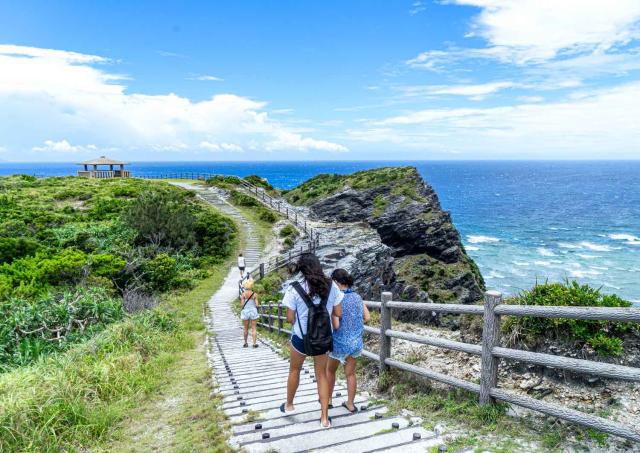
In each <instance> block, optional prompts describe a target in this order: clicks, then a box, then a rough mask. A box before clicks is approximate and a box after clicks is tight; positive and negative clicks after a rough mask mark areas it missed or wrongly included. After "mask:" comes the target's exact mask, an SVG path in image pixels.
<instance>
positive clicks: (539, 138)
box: [0, 0, 640, 162]
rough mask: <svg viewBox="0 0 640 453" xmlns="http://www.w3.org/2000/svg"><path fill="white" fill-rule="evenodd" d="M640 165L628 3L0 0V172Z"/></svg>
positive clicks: (634, 17)
mask: <svg viewBox="0 0 640 453" xmlns="http://www.w3.org/2000/svg"><path fill="white" fill-rule="evenodd" d="M99 155H107V156H110V157H113V158H121V159H127V160H133V161H151V160H153V161H173V160H183V161H185V160H201V161H208V160H234V161H239V160H384V159H389V160H391V159H393V160H399V159H408V160H418V159H420V160H423V159H424V160H430V159H433V160H435V159H438V160H440V159H444V160H458V159H460V160H462V159H471V160H485V159H486V160H490V159H640V1H638V0H614V1H611V0H602V1H593V0H562V1H557V0H446V1H444V0H443V1H426V0H410V1H405V0H393V1H391V0H388V1H381V0H349V1H344V0H341V1H339V0H323V1H318V0H315V1H311V0H279V1H275V0H255V1H249V0H245V1H242V0H228V1H202V2H197V1H182V2H169V1H161V0H155V1H136V2H127V1H99V0H95V1H90V2H87V1H64V0H61V1H56V2H49V1H32V0H21V1H19V2H16V1H6V0H0V160H3V161H14V162H30V161H38V162H53V161H63V162H69V161H77V160H82V159H85V158H92V157H96V156H99Z"/></svg>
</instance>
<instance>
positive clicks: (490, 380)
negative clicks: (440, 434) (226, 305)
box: [258, 291, 640, 442]
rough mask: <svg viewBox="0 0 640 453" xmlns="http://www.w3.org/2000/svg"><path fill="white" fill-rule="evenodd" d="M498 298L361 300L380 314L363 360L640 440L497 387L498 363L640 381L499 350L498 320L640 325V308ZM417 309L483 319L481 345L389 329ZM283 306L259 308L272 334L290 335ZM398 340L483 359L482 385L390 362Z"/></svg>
mask: <svg viewBox="0 0 640 453" xmlns="http://www.w3.org/2000/svg"><path fill="white" fill-rule="evenodd" d="M501 302H502V295H501V294H500V293H499V292H497V291H488V292H487V293H486V294H485V303H484V306H482V305H462V304H435V303H418V302H399V301H393V300H392V295H391V293H389V292H383V293H382V300H381V301H380V302H375V301H365V302H364V303H365V304H366V305H367V306H368V307H370V308H373V309H378V310H380V326H379V327H377V328H376V327H370V326H365V332H368V333H371V334H375V335H377V336H379V343H378V351H377V352H373V351H368V350H364V351H363V356H365V357H366V358H368V359H371V360H374V361H376V362H378V363H379V368H380V372H381V373H384V372H385V371H386V370H388V369H389V368H396V369H399V370H403V371H406V372H409V373H413V374H416V375H418V376H422V377H424V378H427V379H432V380H435V381H438V382H442V383H444V384H448V385H451V386H454V387H458V388H462V389H465V390H467V391H469V392H473V393H477V394H478V395H479V400H480V404H482V405H487V404H493V403H494V402H495V401H496V400H500V401H505V402H507V403H511V404H515V405H518V406H521V407H525V408H527V409H531V410H534V411H538V412H542V413H544V414H547V415H551V416H553V417H558V418H560V419H563V420H567V421H570V422H572V423H576V424H579V425H583V426H586V427H589V428H594V429H597V430H600V431H603V432H606V433H609V434H613V435H615V436H620V437H623V438H626V439H630V440H632V441H635V442H640V432H639V431H638V430H637V429H635V428H633V427H630V426H626V425H623V424H620V423H617V422H614V421H610V420H607V419H605V418H602V417H598V416H595V415H591V414H587V413H585V412H581V411H577V410H574V409H571V408H569V407H566V406H562V405H558V404H553V403H548V402H545V401H541V400H537V399H534V398H530V397H528V396H523V395H518V394H516V393H513V392H509V391H506V390H503V389H501V388H499V387H498V365H499V362H500V360H501V359H509V360H515V361H521V362H527V363H531V364H535V365H540V366H545V367H552V368H556V369H562V370H567V371H571V372H575V373H585V374H589V375H594V376H601V377H604V378H608V379H619V380H628V381H635V382H640V368H634V367H627V366H622V365H615V364H611V363H602V362H595V361H591V360H581V359H572V358H568V357H562V356H556V355H551V354H541V353H537V352H529V351H522V350H517V349H510V348H504V347H501V346H500V320H501V317H502V316H518V317H522V316H533V317H540V318H569V319H581V320H601V321H620V322H636V323H637V322H640V309H639V308H606V307H553V306H544V307H543V306H532V305H508V304H503V303H501ZM393 309H400V310H415V311H428V312H436V313H449V314H458V315H461V314H467V315H478V316H482V317H483V330H482V342H481V344H479V345H478V344H469V343H462V342H459V341H452V340H447V339H443V338H437V337H430V336H423V335H416V334H413V333H408V332H401V331H397V330H393V329H392V321H391V320H392V310H393ZM284 310H285V307H284V306H283V305H279V304H278V305H274V304H262V305H261V307H260V316H261V319H260V322H259V323H258V324H259V325H261V326H263V327H266V328H267V329H269V330H270V331H276V332H278V333H286V334H288V335H290V334H291V331H290V330H288V329H286V328H285V326H284V321H285V320H286V316H285V313H284ZM393 338H397V339H400V340H405V341H410V342H413V343H419V344H424V345H429V346H435V347H439V348H444V349H449V350H453V351H461V352H465V353H467V354H472V355H475V356H479V357H480V358H481V369H480V383H479V384H478V383H476V382H471V381H466V380H463V379H458V378H456V377H453V376H449V375H446V374H443V373H440V372H436V371H433V370H429V369H427V368H421V367H418V366H415V365H410V364H408V363H404V362H401V361H398V360H395V359H393V358H392V344H391V340H392V339H393Z"/></svg>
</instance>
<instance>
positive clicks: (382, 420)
mask: <svg viewBox="0 0 640 453" xmlns="http://www.w3.org/2000/svg"><path fill="white" fill-rule="evenodd" d="M183 187H187V188H189V189H192V190H196V192H197V193H198V194H199V195H200V196H201V197H202V198H204V199H205V200H207V201H208V202H209V203H211V204H213V205H215V206H216V207H218V208H220V209H221V210H223V211H224V212H225V213H227V214H229V215H231V216H233V217H235V218H237V219H239V220H240V221H241V222H242V225H243V226H244V228H245V232H246V243H247V247H248V249H249V250H251V251H252V252H255V253H254V254H252V255H251V257H250V258H249V256H247V259H248V261H250V262H248V263H247V265H255V264H257V262H258V259H259V247H258V240H257V238H256V237H255V235H254V233H253V229H252V226H251V224H250V223H249V222H248V221H247V220H246V219H244V218H243V217H242V215H241V214H240V212H239V211H238V210H236V209H235V208H234V207H233V206H231V205H230V204H228V203H226V202H225V201H224V200H222V199H221V198H220V197H218V196H217V195H216V194H215V192H214V191H209V190H207V189H204V188H196V187H194V186H191V185H188V184H184V185H183ZM239 278H240V274H239V271H238V269H237V268H235V267H233V268H232V269H231V270H230V271H229V274H228V275H227V277H226V279H225V282H224V283H223V285H222V286H221V287H220V289H219V290H218V291H217V292H216V293H215V294H214V295H213V296H212V297H211V299H210V300H209V302H208V314H207V319H206V322H207V328H208V329H209V336H210V338H209V342H208V353H209V362H210V364H211V366H212V368H213V371H214V380H215V382H216V383H217V389H216V390H217V392H218V393H220V394H221V395H222V396H223V402H222V405H223V410H224V413H225V414H226V416H227V417H228V419H229V421H230V423H231V426H232V436H231V438H230V440H229V443H230V445H231V446H232V447H235V448H240V449H242V450H244V451H248V452H266V451H280V452H303V451H310V450H313V451H336V452H337V451H348V452H350V453H356V452H373V451H389V452H402V453H411V452H424V451H426V450H427V449H428V448H429V447H431V446H434V445H439V444H440V443H442V439H440V438H438V436H437V435H436V434H435V433H433V432H430V431H427V430H425V429H423V428H421V427H420V420H419V419H417V418H413V417H405V416H393V415H388V414H387V409H386V407H384V406H382V405H378V404H376V403H375V402H370V401H369V399H368V396H367V395H365V394H358V396H357V397H356V400H355V402H356V406H358V408H359V409H361V410H360V412H358V413H356V414H353V415H352V414H350V413H349V412H348V411H347V410H346V409H345V408H343V407H341V406H340V404H341V403H342V402H343V401H344V400H345V397H346V393H347V391H346V388H345V386H344V382H341V381H338V382H337V383H336V388H335V393H334V395H333V396H334V398H333V403H334V405H335V408H334V409H330V410H329V415H330V416H331V417H332V428H331V429H329V430H326V429H322V428H321V427H320V422H319V417H320V405H319V403H318V401H317V400H318V395H317V391H316V383H315V377H314V373H313V366H309V364H305V366H304V367H303V371H302V374H301V377H300V386H299V388H298V393H297V395H296V399H295V404H296V412H295V413H294V414H293V415H284V414H283V413H281V412H280V410H279V406H280V404H282V403H283V402H284V400H285V396H286V380H287V374H288V370H289V364H288V360H287V359H285V358H283V357H282V356H281V355H280V354H279V349H278V347H277V346H275V345H273V344H271V343H270V342H269V341H266V340H264V339H262V338H260V339H259V345H260V346H259V347H258V348H256V349H254V348H243V347H242V343H243V342H242V326H241V323H240V320H239V319H238V317H237V316H236V315H235V314H234V312H233V311H232V308H231V307H232V304H233V303H234V302H235V301H236V299H237V297H238V279H239Z"/></svg>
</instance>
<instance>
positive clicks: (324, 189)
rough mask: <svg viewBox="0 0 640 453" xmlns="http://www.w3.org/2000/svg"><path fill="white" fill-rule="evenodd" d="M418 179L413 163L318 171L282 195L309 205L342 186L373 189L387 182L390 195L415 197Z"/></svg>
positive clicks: (293, 201) (297, 203)
mask: <svg viewBox="0 0 640 453" xmlns="http://www.w3.org/2000/svg"><path fill="white" fill-rule="evenodd" d="M419 179H420V175H419V174H418V171H417V170H416V169H415V168H414V167H385V168H375V169H371V170H364V171H359V172H356V173H353V174H351V175H336V174H322V175H318V176H315V177H313V178H311V179H309V180H307V181H305V182H303V183H302V184H300V185H299V186H298V187H296V188H294V189H292V190H289V191H287V192H286V193H285V194H284V197H285V199H287V201H289V202H290V203H292V204H296V205H310V204H313V203H314V202H316V201H318V200H320V199H322V198H324V197H326V196H328V195H331V194H333V193H335V192H337V191H339V190H340V189H343V188H345V187H351V188H353V189H361V190H366V189H373V188H378V187H381V186H389V187H390V188H391V194H392V195H402V196H404V197H406V198H409V199H412V200H417V199H418V198H419V196H418V195H417V193H416V183H417V181H418V180H419Z"/></svg>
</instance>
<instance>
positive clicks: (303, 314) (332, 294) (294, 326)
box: [280, 253, 344, 428]
mask: <svg viewBox="0 0 640 453" xmlns="http://www.w3.org/2000/svg"><path fill="white" fill-rule="evenodd" d="M295 273H296V274H298V275H296V277H295V280H297V281H298V282H299V283H300V285H301V286H302V289H304V291H305V292H306V293H307V294H308V295H309V298H310V299H311V301H312V303H314V304H315V305H318V304H319V303H320V302H321V301H322V300H325V299H326V301H327V302H326V304H327V305H326V308H327V311H328V313H329V316H338V317H339V316H342V307H341V306H340V302H341V301H342V298H343V297H344V294H343V293H342V292H341V291H340V289H339V288H338V287H337V286H336V284H335V283H334V282H333V281H332V280H331V279H330V278H328V277H327V276H325V274H324V272H323V270H322V265H321V264H320V260H318V257H317V256H315V255H314V254H312V253H305V254H303V255H302V256H300V259H299V260H298V263H297V265H296V272H295ZM282 304H283V305H284V306H286V307H287V321H288V322H290V323H291V332H292V335H291V343H290V344H289V350H290V352H291V354H290V359H289V377H288V379H287V401H286V403H283V404H282V405H281V406H280V411H281V412H283V413H285V414H287V413H292V412H293V411H295V407H294V405H293V399H294V398H295V396H296V391H297V390H298V384H299V383H300V370H301V369H302V365H303V364H304V360H305V358H306V357H307V356H306V355H305V352H304V350H305V349H304V341H303V338H304V336H305V335H306V332H307V321H308V312H309V309H308V308H307V305H306V304H305V302H304V300H303V299H302V297H301V296H300V294H299V293H298V292H297V291H296V290H295V288H294V287H293V286H292V285H289V287H288V288H287V290H286V292H285V294H284V297H283V299H282ZM327 360H328V355H327V354H322V355H317V356H314V357H313V364H314V369H315V374H316V383H317V386H318V397H319V400H320V424H321V427H322V428H330V427H331V421H330V419H329V397H330V395H329V381H328V379H327V375H326V366H327Z"/></svg>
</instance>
